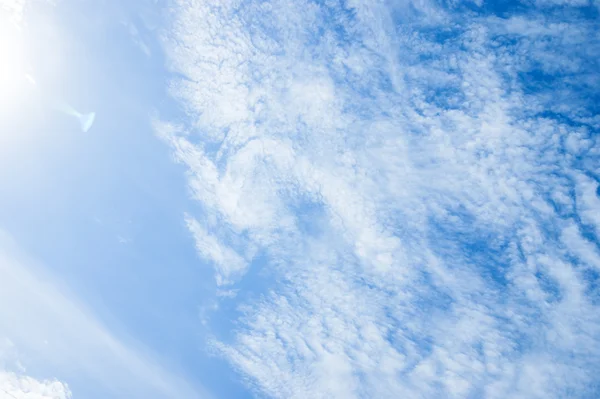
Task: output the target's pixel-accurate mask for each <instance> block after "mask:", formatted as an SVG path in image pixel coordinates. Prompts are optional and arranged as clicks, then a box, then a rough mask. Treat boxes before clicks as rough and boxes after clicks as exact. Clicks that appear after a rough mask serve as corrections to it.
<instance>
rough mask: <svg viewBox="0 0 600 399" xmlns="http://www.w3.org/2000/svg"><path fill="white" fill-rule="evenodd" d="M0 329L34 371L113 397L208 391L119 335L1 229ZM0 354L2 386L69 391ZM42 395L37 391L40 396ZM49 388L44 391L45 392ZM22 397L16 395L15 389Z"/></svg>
mask: <svg viewBox="0 0 600 399" xmlns="http://www.w3.org/2000/svg"><path fill="white" fill-rule="evenodd" d="M0 274H1V275H2V279H1V280H0V315H2V317H0V334H1V337H0V338H1V339H3V340H10V341H7V342H10V343H11V345H10V346H11V347H14V348H15V349H14V351H16V352H15V353H16V354H17V355H18V354H23V355H22V357H24V358H25V359H26V362H25V363H24V364H25V366H31V367H33V368H34V369H35V370H37V371H38V373H39V372H40V371H41V372H45V373H51V374H50V375H49V377H50V376H52V377H56V376H60V378H61V379H63V380H65V381H67V383H69V385H72V384H70V381H74V382H77V384H78V386H79V387H80V388H81V384H85V385H88V386H89V387H97V389H102V390H104V391H103V392H111V395H112V396H113V397H148V398H197V397H210V395H209V394H208V393H207V392H201V391H199V389H200V390H201V388H195V387H192V385H191V384H189V383H188V382H186V381H185V380H184V379H182V378H180V377H178V376H177V375H176V374H175V373H174V372H172V371H169V370H167V369H166V368H165V367H163V366H162V365H161V364H160V363H159V362H158V361H157V360H156V359H153V356H152V354H151V353H150V352H148V351H147V350H144V349H142V348H141V347H140V345H139V344H136V343H135V342H134V341H131V340H129V339H127V338H125V339H123V338H118V337H117V336H116V335H115V334H114V333H113V332H112V331H111V330H109V329H108V328H107V327H105V326H104V325H103V324H102V323H101V322H100V321H99V320H97V319H96V318H95V317H94V316H93V315H92V313H91V312H90V311H89V310H88V309H86V308H85V307H84V306H83V305H82V304H80V303H79V302H78V301H77V300H76V299H75V298H74V297H73V296H72V295H69V294H68V293H67V292H68V290H67V289H66V288H65V287H64V286H60V284H59V283H57V282H56V281H54V280H53V279H52V278H51V277H50V276H49V275H47V274H46V273H45V270H44V268H42V267H39V266H38V265H36V263H35V262H34V261H32V260H31V259H28V258H27V257H26V256H25V255H23V254H22V253H20V251H19V249H18V248H17V246H16V244H15V243H14V242H13V241H12V240H11V239H10V237H8V236H7V235H6V234H5V233H2V234H1V235H0ZM6 353H9V354H10V352H7V351H4V350H3V351H2V356H1V357H0V361H1V363H2V364H0V365H2V367H0V369H2V370H4V371H2V372H0V387H3V388H5V390H9V391H11V393H12V392H29V390H30V391H31V392H37V394H38V396H20V397H23V398H25V397H27V398H28V397H32V398H33V397H36V398H37V397H44V398H45V397H52V398H56V397H58V398H63V397H69V389H68V387H67V385H65V384H63V383H62V382H57V381H46V380H37V379H34V378H32V377H30V376H27V374H24V373H25V372H24V370H22V369H21V368H20V367H16V366H17V365H18V363H15V361H18V360H19V356H16V355H15V356H5V355H6ZM39 395H42V396H39ZM44 395H46V396H44ZM18 397H19V396H18Z"/></svg>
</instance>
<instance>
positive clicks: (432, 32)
mask: <svg viewBox="0 0 600 399" xmlns="http://www.w3.org/2000/svg"><path fill="white" fill-rule="evenodd" d="M478 5H479V6H480V7H481V8H478ZM565 6H574V5H573V4H570V5H565ZM540 7H541V5H540ZM490 10H491V11H490ZM580 11H581V10H580V9H579V8H574V9H570V12H569V13H560V12H559V11H556V13H554V12H553V11H552V12H541V11H540V10H539V9H537V8H536V7H529V8H524V7H515V9H514V11H510V10H509V11H508V14H506V13H505V14H503V16H502V18H500V17H498V16H496V15H494V12H493V5H490V4H486V3H482V2H475V3H473V4H471V5H468V6H466V5H456V7H442V6H440V5H439V4H438V3H437V2H427V1H425V2H408V1H395V2H361V1H350V2H323V3H320V2H311V1H294V2H286V1H272V2H252V1H251V2H238V1H233V0H232V1H227V2H221V1H219V2H212V1H198V2H195V3H193V4H189V3H187V2H183V1H180V2H175V3H174V7H173V21H172V29H171V33H169V34H168V35H167V36H166V37H165V47H166V50H167V53H168V55H169V59H170V65H171V66H172V68H173V70H174V71H176V72H178V73H180V74H182V75H183V76H184V77H185V79H180V80H174V81H173V82H172V86H171V90H172V93H173V95H174V96H176V97H177V98H178V99H179V100H180V101H181V103H182V104H183V105H184V107H185V109H186V111H187V115H188V119H187V120H186V121H185V123H183V124H182V126H175V125H173V124H169V123H162V124H157V130H158V131H159V133H160V134H161V136H162V137H163V138H164V139H165V140H166V141H167V142H168V143H169V144H170V145H171V147H172V148H173V151H174V154H175V156H176V158H177V159H178V160H179V161H180V162H182V163H184V164H185V165H187V167H188V170H189V185H190V190H191V192H192V195H193V197H194V198H195V199H196V200H198V201H199V202H200V203H201V204H202V208H203V213H202V215H201V217H200V215H198V217H197V218H195V219H189V218H188V225H189V226H190V229H191V231H192V233H193V234H194V236H195V237H196V241H197V242H200V243H201V244H197V245H198V247H199V249H200V252H201V253H202V254H203V256H204V257H208V258H212V259H213V260H216V263H217V265H220V266H218V268H217V275H218V276H221V277H218V278H222V275H223V273H224V272H223V270H226V271H227V270H229V269H228V268H232V270H236V271H238V272H239V273H242V272H243V271H245V270H247V268H246V266H244V267H241V266H236V265H241V264H242V263H241V261H239V260H238V259H237V258H236V257H233V256H232V257H225V256H224V255H222V254H223V251H224V250H223V248H230V247H231V246H230V245H229V244H228V243H230V242H232V241H235V243H236V244H235V248H236V253H243V252H244V249H245V248H250V249H251V250H249V251H248V254H249V255H244V259H245V260H246V261H247V262H251V261H252V256H253V254H256V253H259V252H260V253H261V254H265V255H264V256H265V258H266V263H267V266H266V267H269V268H270V269H271V270H272V271H273V273H275V274H276V275H277V277H278V279H277V282H275V283H272V284H270V285H269V286H266V287H263V289H264V291H263V292H264V295H263V296H262V297H261V298H260V299H252V300H251V302H247V303H240V309H241V310H242V311H243V316H242V317H241V319H240V320H239V321H240V322H241V325H240V327H239V328H238V329H237V331H236V334H235V337H234V339H233V340H230V341H218V342H216V343H215V345H216V347H217V348H218V349H219V350H220V353H222V354H223V356H225V357H226V358H228V359H229V360H230V361H231V363H232V364H233V365H234V366H235V367H236V368H237V369H238V370H239V371H240V372H241V373H242V374H243V375H244V376H245V377H248V381H250V382H249V384H250V386H251V387H252V388H254V389H256V390H257V391H260V392H262V393H265V394H267V395H269V396H273V397H315V398H316V397H343V398H351V397H456V398H464V397H489V398H502V397H549V396H566V395H569V396H571V397H588V396H590V395H594V394H597V393H598V383H597V377H596V375H597V372H598V371H599V370H598V367H597V364H598V360H599V357H600V346H599V344H600V342H598V338H597V337H598V336H600V335H598V333H599V331H598V329H599V327H600V324H599V323H600V320H599V317H598V315H599V314H600V313H599V312H598V309H597V303H598V295H599V293H598V287H597V279H598V273H599V271H598V261H599V259H600V254H599V252H598V250H599V248H600V244H599V241H598V237H599V236H598V232H597V231H598V230H597V229H598V228H599V227H598V226H599V225H598V222H599V221H598V218H597V217H596V216H595V215H597V214H600V202H599V201H600V200H599V199H598V194H597V187H598V182H599V180H600V175H599V173H600V170H599V169H598V166H597V165H598V160H600V154H599V152H598V146H597V138H596V135H597V133H598V130H599V128H600V121H599V120H598V119H597V116H596V113H597V107H596V106H595V103H594V100H593V99H594V98H596V97H594V96H595V94H594V93H597V90H598V81H599V80H598V79H599V78H600V75H599V74H598V71H599V69H598V61H597V60H598V58H597V57H596V55H597V54H598V52H599V51H600V42H599V41H598V38H597V35H596V34H595V33H594V32H595V31H597V29H598V19H597V15H595V14H594V15H592V16H591V17H590V16H588V15H587V14H583V13H581V12H580ZM594 107H596V108H594ZM190 217H191V216H190ZM189 220H193V223H190V222H189ZM200 220H207V222H206V226H204V227H202V224H201V223H200V222H199V221H200ZM211 220H218V224H219V226H220V227H219V229H217V230H215V231H214V234H213V230H210V231H211V235H208V234H207V233H206V231H209V229H212V228H213V227H212V226H213V225H214V224H211V222H210V221H211ZM198 232H200V234H198ZM218 240H221V243H219V242H218ZM253 248H254V249H253ZM228 251H229V250H226V252H227V253H229V252H228ZM224 259H228V260H224ZM225 265H226V266H225Z"/></svg>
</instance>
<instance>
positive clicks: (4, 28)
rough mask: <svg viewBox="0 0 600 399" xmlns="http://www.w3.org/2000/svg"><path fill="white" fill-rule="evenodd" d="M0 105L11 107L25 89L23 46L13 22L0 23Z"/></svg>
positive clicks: (26, 82)
mask: <svg viewBox="0 0 600 399" xmlns="http://www.w3.org/2000/svg"><path fill="white" fill-rule="evenodd" d="M0 59H1V60H2V61H1V62H0V105H1V106H2V107H9V108H13V106H14V105H16V104H17V103H18V102H19V97H21V96H22V94H23V91H24V90H26V89H27V86H28V85H30V83H28V79H27V78H26V76H27V75H26V71H25V68H26V64H25V54H24V46H23V40H22V35H21V31H20V29H19V28H18V27H17V26H16V25H15V24H14V23H2V24H0Z"/></svg>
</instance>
